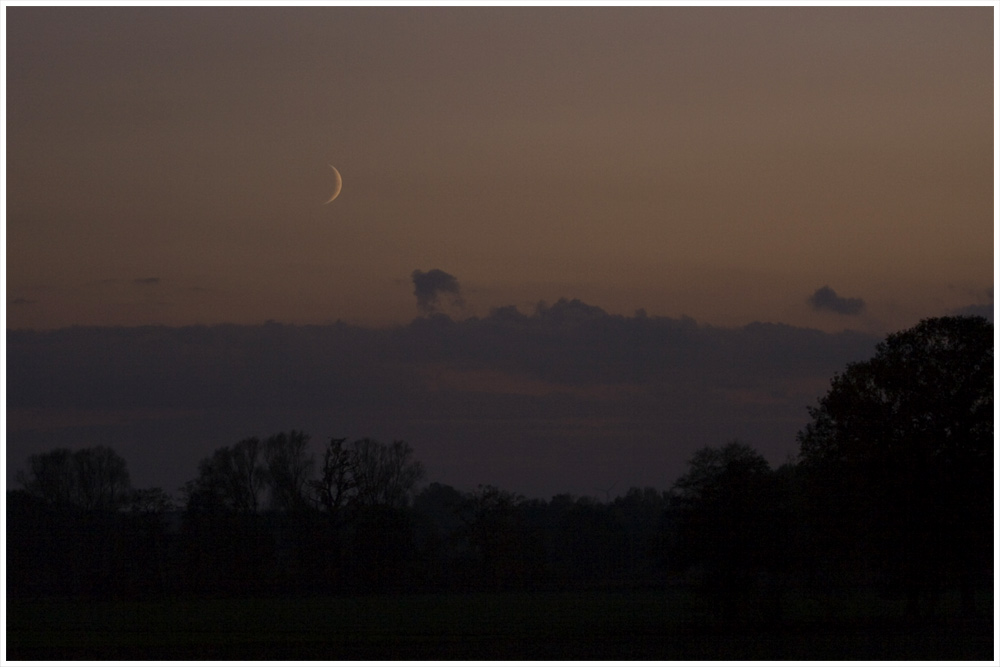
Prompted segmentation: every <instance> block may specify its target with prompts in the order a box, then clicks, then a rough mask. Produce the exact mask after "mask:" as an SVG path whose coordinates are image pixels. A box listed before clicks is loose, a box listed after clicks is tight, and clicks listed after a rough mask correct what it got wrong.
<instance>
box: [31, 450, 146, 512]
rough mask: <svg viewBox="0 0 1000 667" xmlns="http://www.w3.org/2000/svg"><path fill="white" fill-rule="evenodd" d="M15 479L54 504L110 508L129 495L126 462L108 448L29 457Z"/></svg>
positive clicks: (115, 508) (94, 508)
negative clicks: (23, 469)
mask: <svg viewBox="0 0 1000 667" xmlns="http://www.w3.org/2000/svg"><path fill="white" fill-rule="evenodd" d="M18 479H19V481H20V482H21V484H22V485H23V486H24V490H25V491H27V492H28V493H30V494H32V495H34V496H36V497H38V498H41V499H43V500H45V501H47V502H49V503H51V504H53V505H55V506H57V507H76V508H78V509H81V510H85V511H113V510H117V509H119V508H121V507H122V506H124V505H125V504H126V503H127V502H128V501H129V499H130V497H131V492H132V487H131V484H130V482H129V474H128V465H127V464H126V463H125V459H123V458H122V457H121V456H119V455H118V454H117V453H116V452H115V451H114V450H113V449H111V448H110V447H89V448H85V449H78V450H76V451H73V452H71V451H70V450H68V449H55V450H53V451H51V452H46V453H44V454H35V455H33V456H31V457H29V459H28V471H27V473H24V472H23V471H22V472H19V474H18Z"/></svg>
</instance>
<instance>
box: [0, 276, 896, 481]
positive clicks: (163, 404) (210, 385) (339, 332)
mask: <svg viewBox="0 0 1000 667" xmlns="http://www.w3.org/2000/svg"><path fill="white" fill-rule="evenodd" d="M440 273H442V274H443V277H442V276H438V277H437V278H434V277H433V276H434V275H435V274H434V273H433V272H431V271H428V272H427V273H419V274H418V276H417V278H416V279H415V281H414V284H415V286H418V287H423V288H424V289H425V292H423V293H422V294H423V296H424V298H425V299H427V303H428V307H434V304H435V302H436V299H439V298H441V296H442V295H444V296H445V297H454V296H458V281H457V280H454V278H453V277H451V276H448V275H447V274H444V273H443V272H440ZM428 276H429V277H430V278H429V280H430V285H429V286H428V285H427V284H426V282H422V281H425V280H427V279H428ZM435 281H436V282H435ZM876 343H877V338H876V337H874V336H872V335H868V334H862V333H857V332H840V333H837V334H828V333H824V332H822V331H818V330H813V329H802V328H797V327H792V326H787V325H778V324H759V323H758V324H751V325H747V326H745V327H740V328H722V327H713V326H707V325H701V324H699V323H697V322H695V321H694V320H692V319H690V318H680V319H674V318H668V317H657V316H650V315H645V316H636V317H626V316H622V315H613V314H609V313H607V312H605V311H603V310H602V309H600V308H597V307H595V306H592V305H588V304H586V303H584V302H582V301H578V300H575V299H560V300H559V301H557V302H555V303H554V304H550V305H539V306H538V307H537V308H536V309H535V310H534V311H533V312H531V313H524V312H522V311H519V310H518V309H517V308H516V307H514V306H506V307H499V308H495V309H494V310H492V311H491V313H490V314H489V315H488V316H486V317H481V318H476V317H472V318H467V319H463V320H452V319H451V318H446V317H419V318H415V319H414V320H413V321H412V322H411V323H410V324H408V325H406V326H402V327H392V328H386V329H378V328H367V327H359V326H353V325H348V324H343V323H339V324H336V325H326V326H292V325H285V324H278V323H271V324H267V325H262V326H236V325H217V326H210V327H209V326H190V327H103V328H102V327H74V328H68V329H59V330H55V331H47V332H36V331H21V330H15V331H8V333H7V383H8V385H7V386H8V396H7V400H8V410H9V411H14V413H15V414H16V415H20V417H19V418H20V419H21V422H20V423H22V426H21V427H19V428H15V429H10V428H9V429H8V433H7V436H8V440H7V461H8V471H9V475H8V478H9V479H8V481H10V480H11V479H12V475H13V474H14V472H16V470H17V469H18V468H19V467H21V466H23V464H24V461H25V460H26V459H27V456H28V455H30V454H32V453H37V452H40V451H45V450H47V449H51V448H54V447H59V446H67V447H73V446H78V445H79V443H81V442H113V443H118V444H116V448H119V449H120V451H119V453H121V454H122V455H123V456H124V457H125V458H126V460H128V462H129V469H130V471H131V472H132V474H133V479H134V480H136V483H137V484H139V485H141V486H162V487H165V488H170V489H175V488H178V487H180V486H181V485H182V484H183V483H184V482H185V481H187V480H189V479H191V478H192V477H193V476H194V475H195V474H196V473H197V464H198V461H199V460H200V459H201V458H204V457H205V456H207V455H208V454H210V453H211V451H212V450H213V449H215V448H218V447H221V446H222V445H227V444H232V443H233V442H236V441H238V440H239V439H241V438H244V437H247V436H248V435H253V434H257V435H266V434H269V433H274V432H276V431H279V430H287V429H289V428H299V429H302V430H305V431H306V432H307V433H311V434H312V435H313V436H314V439H315V441H316V442H317V443H321V442H322V441H323V440H324V439H325V438H327V437H329V436H333V435H336V436H350V437H361V436H371V437H374V438H377V439H382V440H392V439H395V438H399V439H404V440H407V441H408V442H410V444H411V445H413V447H414V449H415V450H416V452H417V457H418V458H419V459H420V460H421V461H422V462H423V463H424V464H425V465H426V466H427V468H428V477H429V479H430V480H433V481H441V482H444V483H448V484H454V485H457V486H459V487H463V488H474V487H475V485H476V484H480V483H488V484H497V485H499V486H501V487H505V488H513V489H515V490H517V491H518V492H521V493H525V494H526V495H529V496H545V495H546V494H550V493H551V494H554V493H562V492H571V493H584V492H586V491H587V490H588V489H590V488H593V486H594V485H596V484H604V485H605V486H607V485H608V484H610V483H611V482H610V481H605V477H606V476H610V477H614V478H620V479H623V480H627V483H628V484H635V485H638V486H646V485H649V486H655V487H657V488H667V487H669V485H670V484H672V483H673V481H674V480H675V479H676V478H677V476H679V475H680V474H681V473H682V472H683V470H684V467H685V465H686V461H687V459H688V458H690V455H691V454H692V453H693V452H694V451H695V450H696V449H697V448H698V447H701V446H704V445H706V444H710V445H714V444H719V443H724V442H726V441H727V440H729V439H732V438H742V439H744V440H746V441H748V442H750V443H751V444H753V445H754V446H755V447H756V448H757V449H758V451H760V452H761V453H763V454H765V456H768V457H769V458H770V459H771V460H772V461H775V462H781V461H783V460H784V459H785V458H786V457H787V456H788V455H789V454H790V453H793V452H794V451H795V450H796V448H797V447H796V442H795V434H796V433H797V431H798V430H799V429H801V428H802V427H803V426H804V425H805V423H806V422H807V421H808V414H807V413H806V410H805V406H807V405H810V404H812V403H813V402H814V401H815V400H816V398H817V397H819V396H820V395H822V393H823V392H824V391H825V389H826V388H827V387H828V386H829V380H830V378H831V377H832V376H833V374H834V373H836V372H839V371H841V370H843V368H844V366H845V365H846V364H847V363H848V362H851V361H860V360H862V359H866V358H869V357H870V356H871V355H872V354H873V353H874V350H875V344H876ZM109 415H113V416H115V417H116V419H115V420H111V419H110V418H109ZM118 416H120V417H121V418H120V419H118ZM28 417H30V418H31V424H27V423H26V422H25V420H26V419H27V418H28ZM70 417H72V423H69V421H68V420H69V418H70ZM178 443H182V444H178ZM611 481H614V480H613V479H612V480H611Z"/></svg>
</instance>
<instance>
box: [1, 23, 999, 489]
mask: <svg viewBox="0 0 1000 667" xmlns="http://www.w3.org/2000/svg"><path fill="white" fill-rule="evenodd" d="M4 12H5V20H6V35H5V49H6V113H7V121H6V140H5V153H6V199H5V215H6V218H5V233H6V335H7V345H6V351H7V372H8V377H7V390H8V402H7V409H8V422H7V433H6V435H7V438H8V449H7V469H8V472H7V479H8V482H10V480H11V479H12V475H13V474H14V472H15V471H16V470H17V469H18V468H21V467H23V465H24V461H25V459H26V457H27V455H28V454H29V453H32V452H37V451H43V450H46V449H49V448H51V447H53V446H56V445H58V446H70V447H74V446H84V445H91V444H108V445H111V446H113V447H115V448H116V449H117V450H118V451H119V452H120V453H122V454H123V455H124V456H125V458H126V459H127V460H128V461H129V464H130V468H131V469H132V473H133V477H134V478H135V479H134V481H136V482H137V483H139V484H140V485H149V486H152V485H156V486H163V487H165V488H167V489H168V490H171V491H172V490H173V489H174V488H175V487H176V486H177V485H179V484H180V483H181V482H183V481H184V480H185V479H190V478H192V477H193V476H194V475H195V473H196V463H197V461H198V459H199V458H201V457H204V456H207V455H208V453H210V452H211V450H212V449H214V448H215V447H218V446H222V445H227V444H233V443H234V442H236V441H237V440H238V439H241V438H243V437H246V436H248V435H261V436H266V435H267V434H269V433H270V432H273V431H277V430H287V429H289V428H303V429H306V430H307V431H309V432H310V433H312V434H313V436H314V438H315V439H316V441H317V442H320V441H323V440H324V439H326V438H328V437H330V436H334V435H337V436H351V437H362V436H366V435H371V436H373V437H381V438H384V439H393V438H398V439H403V440H407V441H409V442H411V444H412V445H413V447H414V450H415V452H416V455H417V457H418V458H420V459H421V460H423V461H424V462H425V464H426V466H427V469H428V477H429V480H430V481H444V482H449V483H454V484H456V485H463V486H465V487H469V486H470V485H474V484H476V483H492V484H499V485H501V486H508V487H512V488H513V489H514V490H515V491H519V492H524V493H529V494H531V493H538V494H541V495H545V494H547V493H555V492H560V491H563V490H566V491H573V492H576V493H596V489H605V490H607V489H609V488H612V487H613V485H615V484H619V485H621V486H628V485H631V484H636V485H643V484H650V485H654V486H658V487H660V488H666V487H667V486H669V485H670V483H672V482H673V480H674V479H675V478H676V476H677V474H680V472H681V471H682V470H683V463H684V461H685V460H686V459H687V458H689V457H690V454H691V452H692V451H694V449H696V448H697V447H699V446H704V445H713V446H714V445H720V444H723V442H725V441H726V440H729V439H733V438H739V439H743V440H746V441H748V442H749V443H750V444H751V445H753V446H755V447H758V448H759V449H760V450H761V451H762V452H764V453H766V454H767V455H768V456H769V458H770V459H771V460H772V461H774V462H776V463H780V462H781V461H782V460H783V459H784V458H785V457H786V456H788V455H791V454H794V452H795V451H796V447H797V446H796V443H795V433H796V432H797V430H798V429H799V428H802V426H803V425H804V424H805V423H806V421H807V420H808V415H807V413H806V410H805V406H806V405H809V404H812V403H814V402H815V400H816V398H817V397H818V396H819V395H820V394H821V393H822V392H823V391H824V388H825V387H826V386H827V383H828V382H829V379H830V377H831V376H832V374H833V373H835V372H838V371H840V370H842V369H843V367H844V365H845V364H846V363H847V362H849V361H857V360H861V359H864V358H867V357H869V356H871V354H872V353H873V351H874V345H875V343H876V342H877V341H878V340H879V339H880V338H882V337H884V335H885V334H887V333H889V332H892V331H896V330H899V329H903V328H907V327H910V326H913V325H915V324H916V323H917V322H918V321H919V320H920V319H921V318H925V317H931V316H940V315H951V314H959V313H976V314H984V315H988V316H989V317H990V319H991V320H992V312H993V285H994V253H993V249H994V220H995V218H994V210H993V203H994V183H995V181H994V172H993V160H994V137H993V131H994V122H995V116H994V108H993V102H994V71H993V68H994V19H993V12H994V9H993V7H992V6H990V5H981V6H971V7H968V6H967V7H951V6H942V7H704V6H703V7H679V6H660V7H631V8H618V7H545V8H528V7H384V8H381V7H329V6H328V7H289V8H284V7H158V8H146V7H9V6H8V7H5V9H4ZM331 167H332V168H331ZM338 173H339V175H340V176H341V177H342V189H341V190H340V192H339V195H338V196H336V198H335V199H333V201H329V202H328V200H329V199H330V197H331V195H333V194H334V192H335V186H336V184H337V179H336V175H337V174H338ZM442 316H446V317H442ZM269 321H270V322H271V324H269V325H267V326H265V325H264V323H265V322H269ZM223 324H225V325H241V326H240V327H229V328H226V327H223V328H220V327H215V326H211V325H223ZM148 325H164V326H165V327H167V328H163V329H134V327H139V326H148ZM205 325H209V326H208V327H207V328H206V327H205ZM290 325H294V326H290ZM306 325H310V326H309V327H307V326H306ZM79 326H86V327H128V329H114V330H112V329H98V330H89V329H67V328H68V327H79ZM193 327H200V328H193ZM310 327H311V328H310ZM845 331H846V332H847V333H845ZM289 377H292V378H298V379H299V380H301V381H293V380H288V378H289ZM264 384H266V385H267V387H269V389H266V390H265V389H263V388H262V387H263V386H264ZM277 387H281V388H282V389H281V390H280V391H279V389H277ZM567 461H570V463H569V464H567ZM617 491H624V488H619V489H617Z"/></svg>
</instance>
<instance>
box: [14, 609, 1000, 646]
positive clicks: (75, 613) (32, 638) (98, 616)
mask: <svg viewBox="0 0 1000 667" xmlns="http://www.w3.org/2000/svg"><path fill="white" fill-rule="evenodd" d="M984 608H985V601H984ZM897 611H898V610H897V609H895V608H894V607H893V606H892V605H889V606H887V605H885V604H884V603H878V604H874V603H871V602H870V601H867V600H860V601H859V600H852V601H848V602H843V603H842V604H840V605H839V606H838V605H833V606H831V605H829V604H825V605H823V606H822V607H820V606H817V605H816V604H815V603H814V602H812V601H809V600H804V599H803V600H797V601H795V603H794V604H792V605H790V609H789V613H787V614H786V620H785V621H784V622H783V623H782V624H781V625H780V626H778V627H773V626H765V625H763V624H762V623H759V622H750V621H747V622H743V623H741V624H736V625H729V626H725V627H723V626H722V625H720V624H718V623H715V622H713V620H712V618H711V617H710V615H708V614H706V613H705V610H704V609H703V608H702V607H701V606H700V605H699V603H698V602H697V601H696V600H695V599H693V598H690V597H687V596H685V595H683V594H681V593H663V592H639V593H612V592H585V593H520V594H515V593H510V594H434V595H398V596H369V597H360V596H359V597H324V598H306V599H216V600H196V599H171V600H162V601H131V602H125V601H101V602H93V601H66V600H60V601H54V600H50V601H17V600H13V601H11V600H8V608H7V658H8V659H10V660H77V659H85V660H256V659H261V660H267V659H272V660H275V659H276V660H450V659H466V660H560V659H566V660H705V659H715V660H740V659H752V660H992V659H993V620H992V618H991V617H989V616H986V617H984V618H980V619H974V620H958V619H949V620H948V621H947V622H937V623H925V624H923V625H921V626H919V627H914V626H911V625H908V624H903V623H900V622H899V621H898V620H897V619H898V618H899V616H898V614H897Z"/></svg>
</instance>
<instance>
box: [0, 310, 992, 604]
mask: <svg viewBox="0 0 1000 667" xmlns="http://www.w3.org/2000/svg"><path fill="white" fill-rule="evenodd" d="M809 415H810V417H811V421H810V422H809V423H808V424H807V425H806V427H805V428H804V429H803V430H802V431H801V432H800V434H799V444H800V453H799V456H798V457H797V458H796V460H795V461H792V462H789V463H787V464H785V465H783V466H781V467H779V468H777V469H773V468H772V467H771V466H770V465H769V464H768V462H767V461H766V460H765V459H764V458H763V457H762V456H761V455H760V454H758V453H757V452H756V451H754V450H753V449H752V448H751V447H750V446H748V445H746V444H742V443H739V442H731V443H728V444H726V445H723V446H721V447H715V448H712V447H709V448H705V449H703V450H701V451H699V452H697V453H696V454H695V456H694V457H693V458H692V459H691V461H690V462H689V467H688V469H687V471H686V472H685V474H684V475H682V476H681V477H680V479H678V480H677V481H676V483H675V484H674V485H673V486H672V487H671V488H670V489H669V490H667V491H658V490H655V489H636V488H633V489H630V490H629V491H628V492H627V493H625V494H624V495H622V496H619V497H617V498H615V499H614V500H611V499H605V501H604V502H601V501H599V500H597V499H594V498H574V497H571V496H568V495H562V496H555V497H553V498H552V499H550V500H548V501H545V500H538V499H527V498H524V497H521V496H519V495H516V494H513V493H510V492H508V491H504V490H502V489H498V488H495V487H492V486H481V487H479V488H478V489H476V490H475V491H472V492H462V491H459V490H457V489H455V488H453V487H450V486H447V485H443V484H439V483H431V484H429V485H426V486H422V482H423V477H424V470H423V467H422V466H421V465H420V463H419V462H418V461H417V460H416V459H415V458H414V455H413V451H412V450H411V448H410V447H409V446H408V445H407V444H406V443H404V442H399V441H397V442H393V443H388V444H387V443H381V442H377V441H374V440H370V439H361V440H355V441H350V442H349V441H348V440H346V439H332V440H330V441H329V442H328V443H325V446H324V449H323V451H322V453H321V455H320V457H319V458H318V459H317V458H316V457H315V456H314V455H313V454H312V453H311V452H310V450H309V448H308V443H309V438H308V436H307V435H305V434H304V433H301V432H298V431H292V432H289V433H278V434H275V435H272V436H270V437H268V438H265V439H259V438H248V439H246V440H243V441H241V442H239V443H236V444H235V445H232V446H227V447H222V448H220V449H218V450H216V451H215V452H214V453H213V454H212V455H211V456H209V457H208V458H206V459H205V460H203V461H202V462H201V463H200V465H199V468H198V471H197V476H196V477H195V478H194V479H193V480H191V481H190V482H189V483H188V484H186V485H185V487H184V489H183V490H182V493H181V498H180V499H179V503H178V502H177V501H175V500H174V499H173V498H171V497H170V496H169V495H168V494H166V493H164V492H163V491H162V490H159V489H144V490H135V489H133V488H132V487H131V484H130V483H129V477H128V470H127V465H126V464H125V462H124V460H122V459H121V457H119V456H118V455H117V454H116V453H115V452H113V451H112V450H110V449H108V448H103V447H95V448H90V449H82V450H77V451H74V452H70V451H68V450H55V451H52V452H48V453H45V454H40V455H36V456H33V457H31V458H30V460H29V462H28V468H27V470H26V471H25V472H23V473H22V475H21V478H20V481H21V484H22V487H23V488H22V489H20V490H17V491H11V492H8V494H7V506H8V510H7V512H8V516H7V521H8V523H7V577H8V595H10V596H15V597H16V596H49V595H71V596H156V595H178V594H195V595H275V594H277V595H326V594H338V593H358V592H403V591H471V590H477V591H484V590H485V591H500V590H554V589H591V588H605V589H606V588H615V589H629V588H638V587H641V588H650V587H665V586H683V587H688V588H690V589H692V590H693V591H696V592H697V593H699V594H700V595H701V596H702V599H703V600H705V601H706V603H708V604H709V605H711V606H712V608H713V609H714V611H715V613H716V614H718V615H719V616H720V617H722V618H729V619H735V618H737V617H742V616H745V615H747V614H752V615H755V616H758V617H761V618H765V619H778V618H780V617H781V616H782V614H783V605H784V603H785V600H786V599H787V597H788V592H789V591H791V590H798V591H801V590H806V591H812V592H815V593H818V594H822V593H824V592H829V591H845V590H850V589H852V588H865V589H875V590H877V591H879V592H881V593H883V594H885V595H886V596H889V597H897V598H900V599H905V600H906V608H907V610H908V612H909V613H910V614H913V615H924V614H933V613H935V609H936V606H937V601H938V600H939V598H940V597H941V595H942V594H943V593H945V592H948V591H957V592H958V593H959V594H960V597H961V602H962V608H963V611H965V612H967V613H972V612H973V611H974V610H975V598H974V593H975V591H976V590H977V589H981V588H983V587H988V586H989V584H990V582H991V581H992V576H993V571H992V544H993V515H992V502H991V500H992V497H993V476H992V471H993V348H992V325H991V324H990V323H989V322H987V321H986V320H984V319H982V318H971V317H954V318H937V319H933V320H925V321H924V322H921V323H920V324H919V325H918V326H917V327H914V328H913V329H910V330H907V331H904V332H900V333H898V334H893V335H892V336H889V337H888V338H887V339H886V340H885V341H884V342H883V343H881V344H880V345H879V346H878V348H877V353H876V355H875V357H874V358H872V359H871V360H869V361H866V362H861V363H856V364H850V365H849V366H848V367H847V369H846V370H845V371H844V372H843V373H842V374H839V375H837V376H836V377H834V378H833V380H832V382H831V388H830V390H829V392H828V393H827V394H826V395H825V396H824V397H822V398H821V399H820V401H819V402H818V404H817V405H816V406H814V407H812V408H810V410H809Z"/></svg>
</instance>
